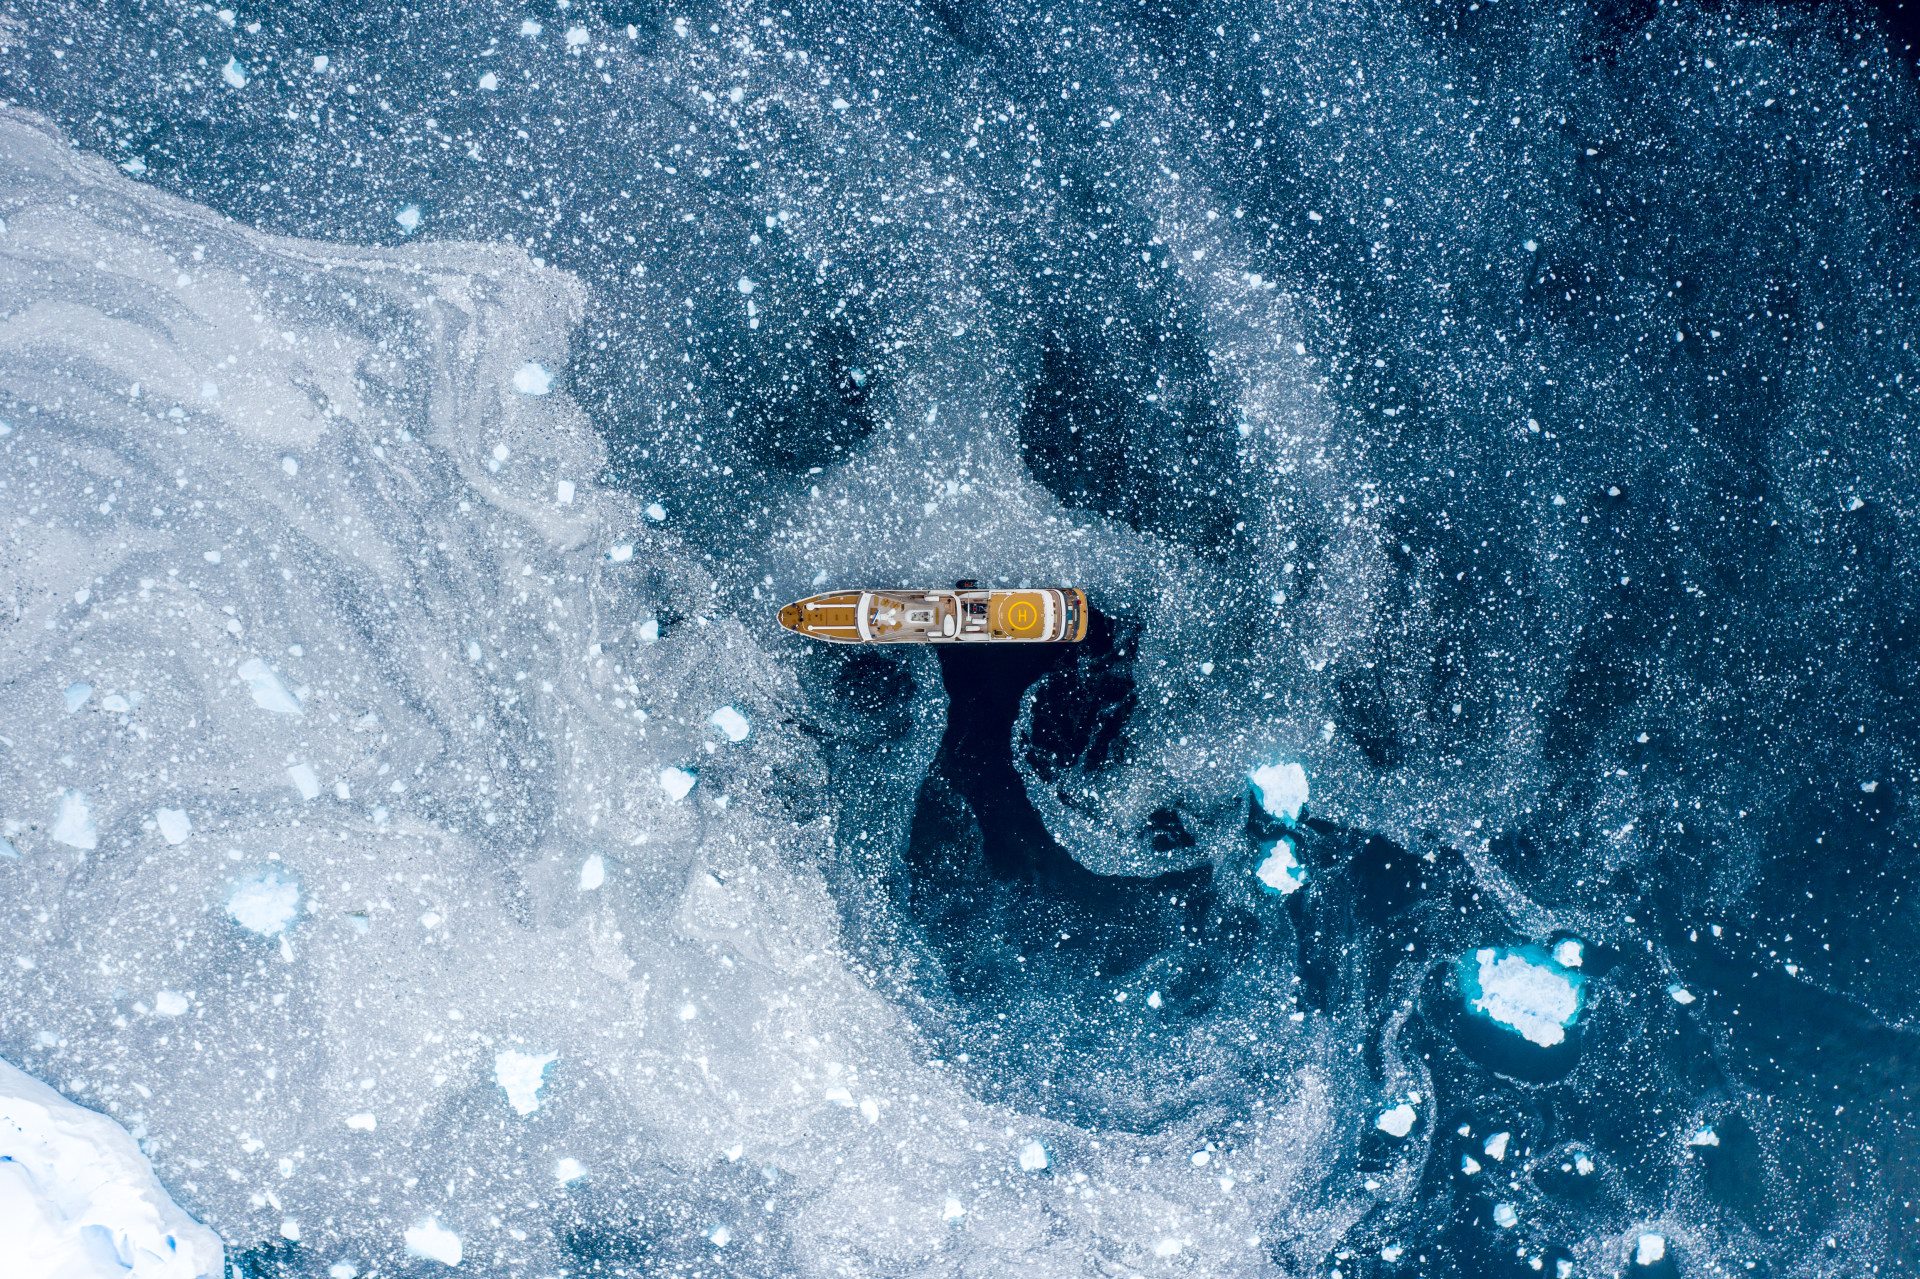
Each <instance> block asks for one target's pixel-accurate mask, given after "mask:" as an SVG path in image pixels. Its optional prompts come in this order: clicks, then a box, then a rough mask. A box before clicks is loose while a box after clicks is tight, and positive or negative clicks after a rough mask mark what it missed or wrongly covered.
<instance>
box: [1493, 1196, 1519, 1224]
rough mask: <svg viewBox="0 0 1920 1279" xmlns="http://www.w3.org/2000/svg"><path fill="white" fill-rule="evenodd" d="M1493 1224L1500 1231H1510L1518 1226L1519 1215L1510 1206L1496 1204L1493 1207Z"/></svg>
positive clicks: (1507, 1204)
mask: <svg viewBox="0 0 1920 1279" xmlns="http://www.w3.org/2000/svg"><path fill="white" fill-rule="evenodd" d="M1493 1224H1494V1225H1496V1226H1499V1227H1500V1228H1501V1229H1502V1230H1512V1229H1513V1228H1514V1227H1515V1226H1517V1225H1519V1224H1520V1214H1519V1213H1518V1212H1516V1211H1515V1210H1514V1207H1513V1205H1512V1204H1509V1203H1498V1204H1495V1205H1494V1206H1493Z"/></svg>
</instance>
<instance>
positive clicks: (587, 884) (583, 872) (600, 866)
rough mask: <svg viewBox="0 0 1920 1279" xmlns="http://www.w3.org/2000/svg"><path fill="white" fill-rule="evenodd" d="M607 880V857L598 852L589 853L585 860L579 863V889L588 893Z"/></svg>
mask: <svg viewBox="0 0 1920 1279" xmlns="http://www.w3.org/2000/svg"><path fill="white" fill-rule="evenodd" d="M606 882H607V859H606V858H604V857H602V856H601V855H600V854H599V853H592V854H589V855H588V857H587V860H585V861H584V862H581V863H580V891H581V892H583V893H590V892H592V891H593V890H594V889H596V888H598V887H600V885H602V884H604V883H606Z"/></svg>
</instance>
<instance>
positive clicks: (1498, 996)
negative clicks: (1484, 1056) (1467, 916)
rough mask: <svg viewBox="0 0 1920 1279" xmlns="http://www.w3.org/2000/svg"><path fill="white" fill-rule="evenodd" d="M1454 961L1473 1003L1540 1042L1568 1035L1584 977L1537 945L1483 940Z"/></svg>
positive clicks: (1577, 1011)
mask: <svg viewBox="0 0 1920 1279" xmlns="http://www.w3.org/2000/svg"><path fill="white" fill-rule="evenodd" d="M1456 967H1457V971H1458V974H1459V980H1460V990H1461V995H1462V997H1463V998H1464V999H1465V1000H1466V1003H1467V1007H1468V1008H1469V1009H1471V1010H1472V1011H1473V1012H1475V1013H1477V1014H1479V1015H1480V1016H1483V1017H1485V1018H1487V1019H1488V1020H1489V1021H1492V1022H1493V1023H1495V1024H1496V1025H1498V1026H1500V1027H1502V1028H1504V1029H1506V1030H1509V1031H1511V1032H1513V1033H1514V1034H1516V1035H1519V1036H1520V1037H1521V1038H1523V1039H1525V1040H1527V1041H1528V1042H1529V1043H1533V1044H1537V1045H1539V1046H1540V1047H1542V1048H1551V1047H1553V1046H1554V1045H1556V1044H1560V1043H1564V1042H1565V1041H1566V1038H1567V1029H1568V1028H1569V1027H1571V1026H1572V1025H1573V1024H1574V1023H1575V1022H1576V1021H1578V1020H1579V1018H1580V1010H1581V1008H1582V1007H1584V1006H1585V1003H1586V982H1587V979H1586V977H1585V976H1584V975H1583V974H1581V973H1578V972H1574V971H1572V970H1571V969H1568V968H1566V967H1565V966H1563V965H1562V964H1561V963H1560V962H1559V961H1558V960H1556V959H1554V958H1553V957H1552V956H1551V955H1549V954H1547V952H1546V951H1544V950H1542V949H1541V948H1540V947H1538V946H1519V947H1511V948H1509V947H1502V946H1482V947H1480V948H1478V949H1476V950H1475V951H1474V952H1473V953H1472V954H1471V955H1467V956H1463V957H1462V958H1461V959H1460V961H1459V963H1458V965H1457V966H1456Z"/></svg>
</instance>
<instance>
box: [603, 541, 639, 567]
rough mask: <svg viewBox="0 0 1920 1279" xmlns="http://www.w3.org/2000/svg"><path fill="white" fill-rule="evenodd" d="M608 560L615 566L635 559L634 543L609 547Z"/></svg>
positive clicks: (623, 543)
mask: <svg viewBox="0 0 1920 1279" xmlns="http://www.w3.org/2000/svg"><path fill="white" fill-rule="evenodd" d="M607 558H608V559H609V560H612V561H613V562H614V563H615V564H625V563H626V562H627V561H628V560H630V559H632V558H633V543H632V542H622V543H620V545H618V546H614V547H609V548H608V550H607Z"/></svg>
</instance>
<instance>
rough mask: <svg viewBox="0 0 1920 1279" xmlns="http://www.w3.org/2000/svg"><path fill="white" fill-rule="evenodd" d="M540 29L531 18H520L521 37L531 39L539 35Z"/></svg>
mask: <svg viewBox="0 0 1920 1279" xmlns="http://www.w3.org/2000/svg"><path fill="white" fill-rule="evenodd" d="M540 29H541V28H540V24H539V23H537V22H535V21H534V20H533V19H532V18H522V19H521V20H520V34H521V35H523V36H526V37H527V38H528V39H532V38H533V37H534V36H537V35H539V34H540Z"/></svg>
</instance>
